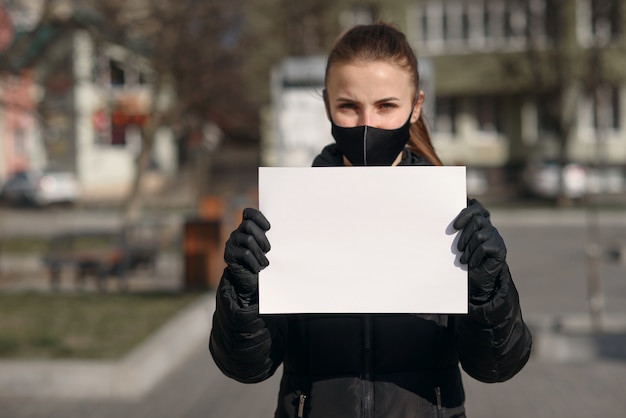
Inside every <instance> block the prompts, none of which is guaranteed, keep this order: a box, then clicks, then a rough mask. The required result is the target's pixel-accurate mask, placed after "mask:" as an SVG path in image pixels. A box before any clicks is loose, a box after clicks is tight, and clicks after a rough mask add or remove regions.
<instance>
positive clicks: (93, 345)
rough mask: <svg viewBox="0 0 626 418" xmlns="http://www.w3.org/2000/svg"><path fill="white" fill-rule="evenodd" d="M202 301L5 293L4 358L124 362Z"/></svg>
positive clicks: (1, 304) (0, 317)
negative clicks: (121, 359)
mask: <svg viewBox="0 0 626 418" xmlns="http://www.w3.org/2000/svg"><path fill="white" fill-rule="evenodd" d="M198 297H199V295H198V294H175V293H150V294H108V295H107V294H104V295H103V294H84V293H83V294H80V293H77V294H46V293H15V294H7V293H5V294H0V358H3V359H33V358H37V359H69V358H80V359H114V358H119V357H121V356H123V355H124V354H125V353H127V352H128V351H129V350H131V349H132V348H133V347H135V346H136V345H137V344H138V343H140V342H141V341H142V340H144V339H145V338H146V337H148V336H149V335H150V334H151V333H153V332H154V331H156V330H157V329H158V328H159V326H161V325H163V324H164V323H165V322H166V321H167V320H168V319H169V318H171V317H172V316H173V315H174V314H175V313H176V312H178V311H179V310H181V309H182V308H183V307H185V306H186V305H188V304H189V303H191V302H192V301H194V300H196V299H197V298H198Z"/></svg>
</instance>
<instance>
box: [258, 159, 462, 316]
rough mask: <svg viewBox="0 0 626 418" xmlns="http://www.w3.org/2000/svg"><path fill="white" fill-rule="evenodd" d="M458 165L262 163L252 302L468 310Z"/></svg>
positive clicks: (332, 308) (291, 309) (310, 308)
mask: <svg viewBox="0 0 626 418" xmlns="http://www.w3.org/2000/svg"><path fill="white" fill-rule="evenodd" d="M466 205H467V191H466V177H465V167H459V166H457V167H431V166H428V167H421V166H417V167H416V166H397V167H306V168H301V167H297V168H286V167H261V168H259V210H260V211H261V212H262V213H263V214H264V215H265V216H266V217H267V219H268V220H269V222H270V224H271V229H270V230H269V231H268V232H267V237H268V239H269V241H270V244H271V247H272V248H271V250H270V251H269V252H268V254H267V257H268V259H269V261H270V265H269V266H268V267H267V268H265V269H264V270H263V271H261V273H259V311H260V313H262V314H287V313H467V303H468V299H467V292H468V290H467V266H466V265H462V264H460V262H459V257H460V254H459V252H458V250H457V249H456V241H457V239H458V231H456V230H454V228H453V227H452V223H453V222H454V219H455V218H456V216H457V215H458V214H459V212H460V211H461V210H462V209H463V208H465V207H466Z"/></svg>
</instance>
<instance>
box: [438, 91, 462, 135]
mask: <svg viewBox="0 0 626 418" xmlns="http://www.w3.org/2000/svg"><path fill="white" fill-rule="evenodd" d="M457 107H458V106H457V99H456V98H454V97H437V100H436V101H435V124H434V125H435V126H434V131H435V132H436V133H440V134H448V135H450V136H454V135H456V132H457V128H456V116H457Z"/></svg>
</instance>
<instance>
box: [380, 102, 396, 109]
mask: <svg viewBox="0 0 626 418" xmlns="http://www.w3.org/2000/svg"><path fill="white" fill-rule="evenodd" d="M380 107H381V108H382V109H395V108H396V107H398V106H397V105H396V104H395V103H382V104H381V105H380Z"/></svg>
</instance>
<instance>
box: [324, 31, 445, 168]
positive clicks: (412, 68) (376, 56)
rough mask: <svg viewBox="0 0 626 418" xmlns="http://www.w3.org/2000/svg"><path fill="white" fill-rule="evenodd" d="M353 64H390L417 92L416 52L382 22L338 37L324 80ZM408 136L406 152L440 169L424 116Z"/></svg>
mask: <svg viewBox="0 0 626 418" xmlns="http://www.w3.org/2000/svg"><path fill="white" fill-rule="evenodd" d="M355 60H361V61H379V60H391V61H393V62H394V63H396V64H397V65H398V66H400V67H402V68H405V69H406V70H407V71H409V72H410V74H411V78H412V79H413V81H414V83H415V94H416V95H417V94H418V93H419V91H420V89H419V81H420V78H419V72H418V69H417V57H416V56H415V52H413V49H412V48H411V45H409V42H408V41H407V39H406V36H405V35H404V34H403V33H402V32H401V31H400V30H398V29H397V28H396V27H395V26H393V25H390V24H388V23H385V22H378V23H374V24H371V25H357V26H354V27H353V28H351V29H349V30H348V31H347V32H345V33H344V34H343V35H341V36H340V37H339V39H338V40H337V42H335V45H334V46H333V48H332V50H331V51H330V54H329V55H328V61H327V63H326V76H328V69H329V68H330V67H331V66H332V65H333V64H335V63H338V62H349V61H355ZM410 132H411V137H410V139H409V144H408V147H409V149H411V151H413V152H414V153H416V154H417V155H419V156H420V157H422V158H424V159H426V160H428V161H429V162H430V163H432V164H434V165H443V164H442V163H441V160H440V159H439V157H438V156H437V154H436V153H435V149H434V148H433V145H432V142H431V139H430V133H429V132H428V127H427V126H426V123H425V121H424V114H423V112H420V116H419V119H418V120H417V122H415V123H413V124H412V125H411V130H410Z"/></svg>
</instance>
